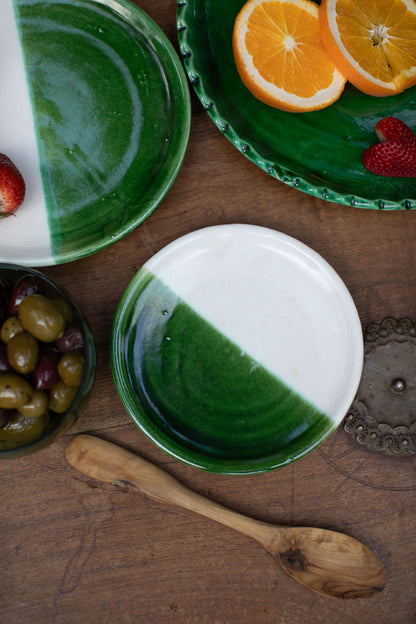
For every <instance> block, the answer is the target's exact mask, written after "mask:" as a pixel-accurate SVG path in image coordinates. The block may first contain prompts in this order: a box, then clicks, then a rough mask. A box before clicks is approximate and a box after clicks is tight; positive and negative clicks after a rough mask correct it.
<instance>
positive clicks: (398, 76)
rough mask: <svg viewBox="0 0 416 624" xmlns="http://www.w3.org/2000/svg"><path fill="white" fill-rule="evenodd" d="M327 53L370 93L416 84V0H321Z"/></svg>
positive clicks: (383, 93)
mask: <svg viewBox="0 0 416 624" xmlns="http://www.w3.org/2000/svg"><path fill="white" fill-rule="evenodd" d="M319 18H320V24H321V35H322V39H323V41H324V43H325V47H326V49H327V50H328V54H329V55H330V57H331V58H332V60H333V61H334V63H335V64H336V65H337V67H338V69H339V70H340V71H341V72H342V73H343V74H344V76H345V77H346V78H347V79H348V80H349V81H350V82H351V83H352V84H353V85H354V86H356V87H357V88H358V89H360V91H363V92H364V93H368V94H369V95H376V96H386V95H395V94H396V93H400V92H401V91H403V90H404V89H406V88H408V87H410V86H412V85H414V84H416V2H415V1H414V0H322V3H321V6H320V10H319Z"/></svg>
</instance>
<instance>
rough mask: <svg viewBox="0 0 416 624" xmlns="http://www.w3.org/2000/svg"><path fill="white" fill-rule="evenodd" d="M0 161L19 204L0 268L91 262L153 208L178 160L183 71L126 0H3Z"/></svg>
mask: <svg viewBox="0 0 416 624" xmlns="http://www.w3.org/2000/svg"><path fill="white" fill-rule="evenodd" d="M0 59H1V62H0V87H1V93H2V97H1V98H0V152H3V153H6V154H7V155H8V156H9V157H10V158H11V159H12V160H13V161H14V162H15V164H16V165H17V166H18V167H19V169H20V170H21V171H22V174H23V176H24V178H25V180H26V185H27V195H26V199H25V201H24V203H23V205H22V206H21V207H20V208H19V209H18V212H17V213H16V216H15V217H14V218H11V217H9V218H3V219H1V221H0V261H4V262H14V263H18V264H23V265H32V266H40V265H51V264H58V263H63V262H68V261H71V260H76V259H78V258H81V257H84V256H87V255H90V254H92V253H94V252H97V251H99V250H101V249H103V248H105V247H107V246H109V245H110V244H112V243H114V242H116V241H118V240H120V239H121V238H122V237H124V236H126V235H127V234H129V233H130V232H132V231H133V230H134V229H135V228H136V227H137V226H138V225H139V224H140V223H142V222H143V221H144V220H145V219H146V218H147V217H149V215H150V214H151V213H152V212H153V211H154V210H155V209H156V207H157V206H158V205H159V203H160V201H161V200H162V198H163V197H164V196H165V194H166V193H167V191H168V190H169V188H170V186H171V185H172V183H173V181H174V179H175V177H176V175H177V173H178V171H179V169H180V166H181V164H182V161H183V157H184V155H185V151H186V148H187V144H188V138H189V129H190V98H189V89H188V84H187V78H186V74H185V72H184V70H183V67H182V63H181V61H180V59H179V58H178V55H177V54H176V52H175V50H174V48H173V46H172V45H171V43H170V42H169V41H168V39H167V38H166V36H165V35H164V33H163V32H162V31H161V30H160V29H159V27H158V26H157V25H156V24H155V23H154V22H153V21H152V20H151V19H150V18H149V16H148V15H147V14H146V13H144V12H143V11H142V10H140V9H139V8H138V7H137V6H136V5H135V4H133V3H132V2H129V0H1V2H0Z"/></svg>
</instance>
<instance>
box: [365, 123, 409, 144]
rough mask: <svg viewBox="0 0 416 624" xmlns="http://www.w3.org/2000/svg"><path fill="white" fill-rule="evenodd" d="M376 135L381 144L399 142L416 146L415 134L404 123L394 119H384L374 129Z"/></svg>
mask: <svg viewBox="0 0 416 624" xmlns="http://www.w3.org/2000/svg"><path fill="white" fill-rule="evenodd" d="M375 131H376V134H377V136H378V138H379V140H380V141H381V142H384V141H400V143H405V144H406V145H416V134H414V132H413V130H411V129H410V128H409V126H407V125H406V124H405V123H404V121H402V120H401V119H397V118H396V117H385V118H384V119H381V120H380V121H379V122H378V124H377V125H376V127H375Z"/></svg>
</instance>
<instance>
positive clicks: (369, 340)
mask: <svg viewBox="0 0 416 624" xmlns="http://www.w3.org/2000/svg"><path fill="white" fill-rule="evenodd" d="M409 339H413V340H414V341H415V342H416V324H415V323H414V322H413V321H412V320H411V319H410V318H408V317H404V318H401V319H399V320H397V319H394V318H393V317H387V318H385V319H383V320H382V321H381V322H379V323H378V322H377V323H371V325H368V327H366V329H365V330H364V352H365V353H370V352H371V351H372V350H373V349H374V347H375V346H377V345H379V344H385V343H386V342H388V341H390V340H394V341H396V342H405V341H407V340H409Z"/></svg>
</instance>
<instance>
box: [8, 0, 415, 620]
mask: <svg viewBox="0 0 416 624" xmlns="http://www.w3.org/2000/svg"><path fill="white" fill-rule="evenodd" d="M136 4H137V5H138V6H140V7H141V8H142V9H144V10H145V11H147V12H148V13H149V15H150V16H151V17H152V18H153V19H154V20H155V21H156V22H157V23H158V24H159V25H160V26H161V27H162V28H163V30H164V31H165V32H166V34H167V35H168V36H169V37H170V39H171V40H172V42H173V44H174V45H175V47H176V48H177V44H176V31H175V12H176V3H175V2H172V1H171V0H152V1H151V0H141V1H139V0H136ZM192 107H193V119H192V129H191V137H190V143H189V149H188V151H187V154H186V157H185V161H184V164H183V167H182V169H181V171H180V173H179V175H178V177H177V179H176V181H175V183H174V185H173V187H172V189H171V190H170V192H169V193H168V195H167V197H166V198H165V199H164V201H163V202H162V204H161V206H160V207H159V208H158V210H157V211H156V212H155V213H154V214H153V215H152V216H151V217H150V219H148V221H146V222H145V223H144V224H143V225H142V226H141V227H139V228H138V229H137V230H136V231H135V232H133V233H132V234H130V235H129V236H128V237H127V238H126V239H124V240H122V241H120V242H118V243H116V244H115V245H114V246H112V247H111V248H109V249H107V250H104V251H102V252H100V253H98V254H96V255H94V256H91V257H90V258H85V259H82V260H79V261H76V262H73V263H70V264H68V265H63V266H57V267H47V268H45V269H44V273H46V274H47V275H49V276H50V277H52V278H54V279H56V280H57V281H58V282H59V283H61V284H62V285H63V286H64V287H66V288H67V289H68V290H69V291H70V292H71V294H72V295H73V296H74V297H75V298H76V299H77V300H78V302H79V303H80V305H81V306H82V308H83V309H84V310H85V312H86V314H87V316H88V318H89V320H90V323H91V326H92V330H93V333H94V337H95V340H96V347H97V376H96V381H95V384H94V388H93V391H92V394H91V397H90V400H89V403H88V405H87V407H86V409H85V411H84V412H83V414H82V416H81V418H80V419H79V421H78V422H77V423H76V425H75V426H74V427H73V429H72V430H71V431H70V432H69V433H68V434H67V435H66V436H65V437H64V438H63V439H62V440H60V441H58V442H56V443H55V444H54V445H52V446H51V447H49V448H47V449H45V450H43V451H41V452H39V453H38V454H36V455H33V456H31V457H27V458H25V459H18V460H13V461H3V462H1V463H0V474H1V489H0V492H1V494H0V501H1V504H0V527H1V532H0V543H1V552H2V558H1V560H2V565H1V569H0V608H1V617H0V621H1V622H2V624H84V623H88V624H254V623H255V624H276V622H278V623H279V624H327V623H330V622H337V624H396V623H397V624H411V623H413V622H415V621H416V590H415V578H416V556H415V554H416V553H415V550H416V547H415V544H416V521H415V517H416V513H415V512H416V497H415V491H416V470H415V467H416V465H415V460H414V458H413V459H412V458H395V457H380V456H378V455H377V454H375V453H371V452H370V451H368V450H366V449H362V448H360V447H358V446H357V445H356V444H355V443H354V441H353V440H351V439H350V436H348V435H347V434H345V433H344V432H343V430H342V429H341V428H340V429H338V430H337V432H336V433H335V434H334V435H333V436H331V438H330V439H329V440H327V442H325V444H324V445H323V446H321V447H320V448H319V449H317V450H315V451H314V452H313V453H311V454H310V455H308V456H307V457H305V458H304V459H302V460H301V461H299V462H297V463H295V464H293V465H292V466H288V467H285V468H283V469H280V470H278V471H275V472H272V473H268V474H265V475H256V476H239V477H231V476H218V475H211V474H207V473H203V472H201V471H198V470H195V469H193V468H191V467H189V466H185V465H183V464H180V463H179V462H176V461H175V460H174V459H171V458H170V457H169V456H167V455H166V454H164V453H162V452H161V451H159V450H158V449H157V448H156V447H155V446H154V445H153V444H151V443H150V442H149V441H148V440H147V439H146V438H145V437H144V436H143V435H142V434H141V433H140V432H139V431H138V430H137V429H136V427H135V426H134V425H133V424H132V423H131V421H130V419H129V417H128V416H127V415H126V413H125V411H124V409H123V407H122V404H121V402H120V400H119V398H118V395H117V392H116V390H115V387H114V384H113V381H112V376H111V368H110V359H109V358H110V332H111V325H112V319H113V316H114V312H115V309H116V307H117V304H118V301H119V299H120V297H121V295H122V293H123V291H124V289H125V287H126V286H127V284H128V283H129V281H130V280H131V279H132V277H133V275H134V274H135V272H136V271H137V270H138V268H139V267H140V266H141V265H142V264H143V262H145V261H146V260H147V259H148V258H149V257H150V256H151V255H152V254H154V253H155V252H157V251H158V250H159V249H161V248H162V247H163V246H164V245H166V244H167V243H169V242H170V241H172V240H174V239H176V238H177V237H179V236H181V235H183V234H186V233H187V232H190V231H192V230H194V229H198V228H200V227H203V226H208V225H215V224H219V223H233V222H244V223H253V224H257V225H263V226H267V227H271V228H274V229H276V230H279V231H282V232H284V233H286V234H289V235H291V236H294V237H296V238H298V239H299V240H301V241H302V242H304V243H306V244H307V245H310V246H311V247H312V248H313V249H315V250H316V251H317V252H319V253H321V254H322V255H323V257H324V258H325V259H326V260H327V261H328V262H329V263H330V264H331V265H332V266H333V267H334V269H335V270H336V271H337V272H338V273H339V274H340V276H341V277H342V279H343V280H344V281H345V283H346V285H347V287H348V288H349V289H350V291H351V293H352V295H353V297H354V300H355V302H356V304H357V308H358V311H359V314H360V317H361V321H362V323H363V324H367V323H369V322H372V321H375V320H379V319H381V318H383V317H384V316H388V315H392V316H396V317H401V316H409V317H411V318H413V319H415V318H416V272H415V264H416V243H415V241H416V212H413V211H402V212H394V213H388V212H386V213H378V212H376V211H369V210H360V209H357V208H349V207H344V206H339V205H336V204H331V203H327V202H324V201H323V200H319V199H315V198H312V197H310V196H308V195H304V194H302V193H300V192H298V191H296V190H294V189H292V188H289V187H287V186H285V185H283V184H281V183H279V182H277V181H276V180H274V179H272V178H271V177H270V176H268V175H267V174H265V173H264V172H262V171H260V170H259V169H258V168H257V167H256V166H255V165H253V164H252V163H251V162H249V161H248V160H247V159H246V158H244V157H243V156H242V155H241V154H239V153H238V152H237V150H235V149H234V148H233V147H232V145H231V144H230V143H229V142H228V140H227V139H226V138H225V137H224V136H222V134H221V133H220V132H219V130H218V129H217V128H216V127H215V125H214V124H213V123H212V121H211V120H210V119H209V117H208V115H207V114H206V112H205V111H204V110H203V108H202V106H201V105H200V104H199V102H198V101H197V100H196V98H195V96H194V95H193V94H192ZM81 432H90V433H94V434H95V435H98V436H100V437H103V438H106V439H109V440H111V441H114V442H117V443H119V444H121V445H122V446H124V447H126V448H128V449H130V450H132V451H134V452H137V453H139V454H140V455H142V456H143V457H145V458H148V459H149V460H151V461H152V462H154V463H155V464H157V465H159V466H162V467H163V468H164V469H165V470H167V471H168V472H169V473H170V474H172V475H173V476H175V477H177V478H178V479H179V480H180V481H182V482H183V483H185V484H187V485H189V486H190V487H191V488H192V489H194V490H196V491H198V492H200V493H201V494H203V495H206V496H208V497H209V498H211V499H213V500H215V501H217V502H219V503H221V504H223V505H226V506H228V507H230V508H232V509H235V510H237V511H239V512H241V513H243V514H246V515H249V516H251V517H254V518H258V519H259V520H264V521H266V522H272V523H282V524H303V525H308V526H322V527H324V528H329V529H334V530H338V531H342V532H345V533H347V534H349V535H352V536H353V537H356V538H357V539H359V540H360V541H362V542H363V543H365V544H366V545H367V546H369V548H371V550H373V551H374V552H375V553H376V554H377V556H378V557H379V558H380V560H381V561H382V563H383V565H384V566H385V569H386V574H387V586H386V588H385V590H384V591H383V592H381V593H380V594H377V595H375V596H372V597H370V598H365V599H357V600H355V601H340V600H334V599H329V598H325V597H323V596H319V595H317V594H314V593H312V592H310V591H309V590H307V589H304V588H303V587H302V586H301V585H299V584H298V583H295V582H294V581H293V580H292V579H290V578H289V577H288V576H287V575H286V574H285V573H284V572H283V571H282V570H280V569H279V567H278V566H276V564H275V563H274V561H273V560H272V559H271V557H270V556H269V554H268V553H266V552H265V551H263V549H261V548H259V546H258V544H256V543H255V542H253V541H252V540H250V539H249V538H246V537H245V536H243V535H240V534H238V533H236V532H235V531H232V530H231V529H228V528H226V527H223V526H220V525H217V524H215V523H213V522H211V521H209V520H207V519H205V518H202V517H199V516H197V515H195V514H191V513H189V512H187V511H184V510H180V509H178V508H175V507H169V506H166V505H162V504H160V503H157V502H154V501H150V500H148V499H145V498H143V499H140V500H138V499H137V498H135V499H134V500H132V497H131V496H130V495H129V494H128V493H126V492H123V490H122V489H117V490H115V489H114V488H113V487H112V486H110V485H101V484H98V483H97V482H96V481H93V480H92V479H89V478H87V477H83V476H82V475H77V474H76V473H74V471H73V469H72V468H71V467H70V466H69V465H68V464H67V462H66V461H65V455H64V453H65V448H66V445H67V444H68V442H69V441H70V439H72V437H73V436H74V435H75V434H77V433H81Z"/></svg>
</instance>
